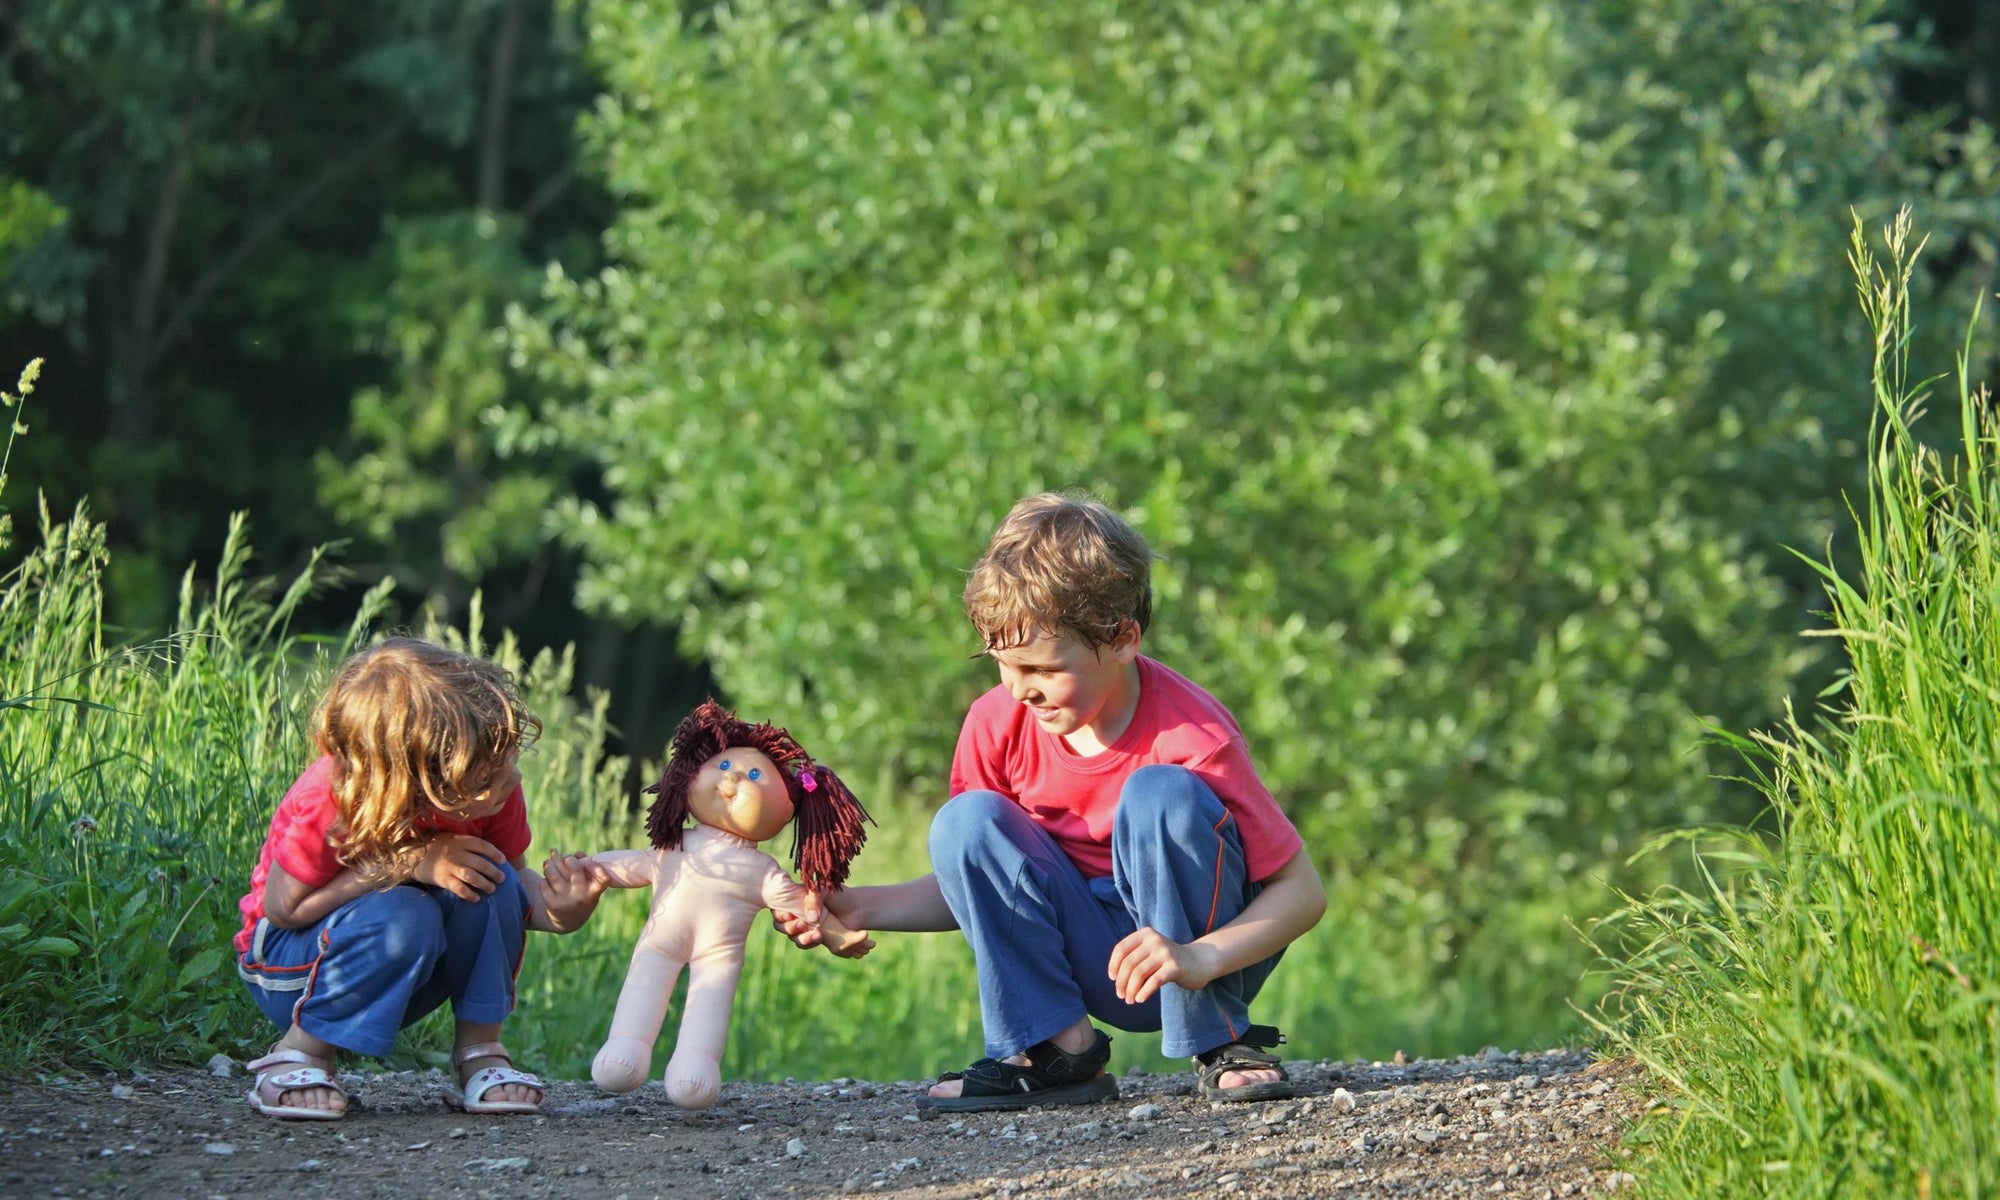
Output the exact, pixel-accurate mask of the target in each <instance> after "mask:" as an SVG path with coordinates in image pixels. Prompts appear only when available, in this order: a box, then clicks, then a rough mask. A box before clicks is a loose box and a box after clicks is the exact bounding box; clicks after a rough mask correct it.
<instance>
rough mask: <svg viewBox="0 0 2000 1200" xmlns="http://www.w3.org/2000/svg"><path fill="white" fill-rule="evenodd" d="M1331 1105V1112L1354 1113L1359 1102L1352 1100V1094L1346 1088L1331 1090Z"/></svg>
mask: <svg viewBox="0 0 2000 1200" xmlns="http://www.w3.org/2000/svg"><path fill="white" fill-rule="evenodd" d="M1332 1103H1333V1111H1335V1112H1344V1113H1350V1112H1353V1111H1354V1109H1355V1107H1356V1106H1357V1105H1358V1104H1359V1103H1360V1102H1359V1101H1357V1100H1356V1099H1355V1098H1354V1093H1353V1092H1350V1091H1348V1090H1347V1089H1346V1088H1335V1089H1333V1097H1332Z"/></svg>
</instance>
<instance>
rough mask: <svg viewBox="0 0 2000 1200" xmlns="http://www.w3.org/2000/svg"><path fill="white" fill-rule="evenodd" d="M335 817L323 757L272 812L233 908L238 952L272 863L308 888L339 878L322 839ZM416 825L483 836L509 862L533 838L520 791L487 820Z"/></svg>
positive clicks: (252, 925) (425, 819) (432, 817)
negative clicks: (239, 922)
mask: <svg viewBox="0 0 2000 1200" xmlns="http://www.w3.org/2000/svg"><path fill="white" fill-rule="evenodd" d="M339 815H340V813H339V809H338V808H336V807H335V805H334V800H333V757H332V756H331V755H322V756H321V757H320V759H319V761H318V762H315V763H314V764H313V765H312V766H310V767H307V768H306V770H305V774H303V775H300V776H299V777H298V780H297V781H296V782H294V783H293V784H292V786H291V789H290V790H289V791H287V792H286V793H285V798H284V799H283V800H280V801H279V802H278V810H277V811H276V812H274V813H272V814H271V831H270V833H268V834H266V835H265V837H264V848H263V850H262V851H261V852H260V853H259V854H258V855H257V869H256V870H254V871H252V872H251V873H250V890H249V892H248V893H246V894H245V895H244V897H243V899H241V900H239V901H237V904H236V907H238V908H240V909H242V910H243V928H242V929H241V930H239V931H238V932H237V934H236V949H237V950H239V951H242V950H248V949H249V948H250V935H251V933H252V931H254V930H255V929H256V927H257V922H258V920H259V919H260V918H262V917H263V915H264V881H265V880H267V879H269V878H270V876H271V864H272V863H273V862H276V863H277V864H278V865H280V866H282V867H284V868H285V871H286V872H287V873H288V874H290V875H291V877H292V878H293V879H296V880H298V881H299V882H300V883H303V884H305V885H306V886H307V887H315V888H316V887H324V886H325V885H327V884H328V883H331V882H333V877H334V876H335V875H338V874H340V871H341V868H342V867H343V866H344V865H345V864H343V863H342V862H341V861H340V859H338V858H337V857H335V856H334V853H333V846H332V845H331V844H330V843H329V842H328V841H327V837H326V835H327V831H328V830H330V829H332V828H333V826H334V823H335V821H337V820H338V819H339ZM417 825H418V827H419V828H422V829H435V830H439V831H441V832H444V833H469V834H471V835H472V836H473V837H477V838H484V839H485V840H487V841H489V842H491V843H493V847H494V849H496V850H498V851H500V853H501V854H502V855H504V856H505V857H506V858H507V860H508V861H509V862H512V861H513V860H514V859H517V858H519V857H521V856H522V855H523V854H526V853H527V852H528V843H529V842H531V841H532V840H533V835H532V834H531V833H530V832H529V830H528V801H527V797H526V796H525V795H524V794H523V793H522V790H521V789H520V788H515V789H514V794H513V795H511V796H509V797H507V799H506V800H505V802H503V803H502V804H501V805H500V810H499V811H498V812H496V813H494V814H493V815H492V816H490V817H481V818H479V819H477V820H471V821H454V820H452V819H451V818H449V817H446V816H444V815H443V814H442V813H438V812H436V811H431V812H427V813H425V814H424V815H423V816H422V817H420V818H418V821H417Z"/></svg>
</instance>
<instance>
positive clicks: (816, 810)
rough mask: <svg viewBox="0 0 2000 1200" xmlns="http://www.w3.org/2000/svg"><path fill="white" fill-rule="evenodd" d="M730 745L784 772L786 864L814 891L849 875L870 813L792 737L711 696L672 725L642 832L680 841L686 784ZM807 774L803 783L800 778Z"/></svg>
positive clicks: (663, 844) (668, 843)
mask: <svg viewBox="0 0 2000 1200" xmlns="http://www.w3.org/2000/svg"><path fill="white" fill-rule="evenodd" d="M731 746H747V747H749V748H750V749H752V750H756V751H759V752H761V753H762V754H763V755H764V756H765V757H766V758H768V759H770V760H771V761H772V762H773V763H775V764H776V765H777V767H778V772H779V774H781V775H783V776H784V777H785V794H786V795H787V796H788V797H790V799H791V801H792V813H793V816H792V867H793V869H794V870H795V871H797V872H798V875H799V879H800V881H801V882H803V883H804V884H805V885H806V886H807V887H809V888H811V889H812V890H813V891H815V892H835V891H839V890H840V886H841V885H842V884H844V883H846V882H847V867H848V864H849V863H851V862H853V861H854V856H855V855H856V854H859V853H860V852H861V843H862V842H864V841H866V840H867V837H868V834H867V831H866V830H864V829H863V828H862V825H863V823H864V822H866V821H867V820H868V819H869V817H868V813H867V811H866V810H865V809H863V808H862V807H861V802H860V801H859V800H856V799H855V798H854V793H853V792H851V791H849V790H848V787H847V785H846V784H844V783H842V782H841V781H840V776H838V775H835V774H834V773H833V772H832V771H830V770H828V769H826V768H825V767H822V766H820V765H819V764H817V763H815V762H813V760H812V755H810V754H807V753H806V751H805V748H804V747H803V746H800V745H799V743H798V741H797V739H795V738H793V737H792V735H791V734H790V733H789V732H787V731H786V730H785V729H783V728H781V727H779V726H777V725H771V724H768V723H765V724H755V725H753V724H751V723H750V722H748V721H742V720H738V719H737V717H736V714H735V713H734V712H732V711H731V710H729V709H726V708H724V707H722V706H721V705H720V704H717V703H716V702H715V701H714V700H713V699H712V698H711V699H709V700H705V701H703V702H702V704H701V707H699V708H697V709H695V710H694V711H693V712H691V713H689V714H688V715H687V717H686V718H685V719H683V720H682V721H681V723H680V725H679V726H678V727H676V728H675V730H674V740H673V743H672V745H671V746H670V747H669V748H668V751H667V768H666V771H665V773H663V774H662V775H661V776H660V781H659V782H658V783H656V784H654V785H653V786H652V787H649V788H647V789H646V790H647V791H648V792H657V793H658V794H659V798H658V799H656V800H654V801H653V807H652V808H651V809H650V810H649V811H648V812H647V813H646V836H647V837H649V838H651V839H652V842H653V845H654V846H655V847H657V848H659V849H662V850H678V849H680V848H681V834H682V832H683V831H684V830H685V828H686V826H687V820H688V789H689V788H690V787H691V786H692V785H693V784H694V777H695V776H696V775H698V774H700V773H701V767H702V764H703V763H705V762H707V761H708V760H709V759H711V758H714V757H715V756H716V755H718V754H720V753H722V752H723V751H724V750H727V749H729V748H730V747H731ZM806 779H811V780H812V783H811V785H810V786H808V785H807V784H806V783H805V782H804V780H806Z"/></svg>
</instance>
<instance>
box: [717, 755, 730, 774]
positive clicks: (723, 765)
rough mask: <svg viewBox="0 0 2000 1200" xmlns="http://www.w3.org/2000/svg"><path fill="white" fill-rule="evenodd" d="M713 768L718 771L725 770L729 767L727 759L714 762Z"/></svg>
mask: <svg viewBox="0 0 2000 1200" xmlns="http://www.w3.org/2000/svg"><path fill="white" fill-rule="evenodd" d="M715 769H716V770H718V771H727V770H728V769H729V760H728V759H726V758H725V759H723V760H722V761H721V762H719V763H716V764H715Z"/></svg>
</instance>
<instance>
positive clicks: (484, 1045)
mask: <svg viewBox="0 0 2000 1200" xmlns="http://www.w3.org/2000/svg"><path fill="white" fill-rule="evenodd" d="M475 1058H504V1059H506V1060H507V1062H508V1064H509V1065H512V1064H513V1062H514V1056H513V1055H511V1054H509V1053H507V1047H505V1046H503V1045H501V1044H500V1043H499V1042H473V1043H472V1044H471V1045H469V1046H460V1047H459V1048H458V1049H456V1050H453V1051H452V1052H451V1065H452V1066H454V1067H462V1066H464V1065H465V1064H466V1063H469V1062H471V1061H472V1060H473V1059H475Z"/></svg>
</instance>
